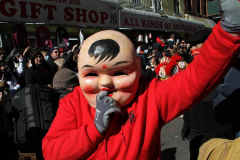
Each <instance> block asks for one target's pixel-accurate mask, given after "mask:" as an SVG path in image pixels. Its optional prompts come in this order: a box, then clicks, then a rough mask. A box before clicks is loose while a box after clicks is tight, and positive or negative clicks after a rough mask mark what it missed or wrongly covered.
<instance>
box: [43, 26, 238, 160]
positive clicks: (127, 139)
mask: <svg viewBox="0 0 240 160" xmlns="http://www.w3.org/2000/svg"><path fill="white" fill-rule="evenodd" d="M239 42H240V38H237V37H233V36H231V35H230V34H228V33H227V32H225V31H224V30H223V29H222V28H221V27H220V24H218V25H216V26H215V27H214V29H213V32H212V34H211V35H210V36H209V38H208V40H207V41H206V42H205V44H204V46H203V47H202V50H201V54H199V55H198V56H197V57H196V58H195V59H194V61H193V62H192V63H191V64H189V65H188V67H187V68H186V70H185V71H182V72H180V73H178V74H176V75H175V76H173V77H171V78H169V79H168V80H166V81H160V80H158V79H157V78H155V79H153V80H152V81H151V82H148V81H145V80H143V79H140V83H139V88H138V91H137V94H136V95H135V98H134V100H133V101H132V102H131V103H129V104H128V105H126V106H124V107H123V108H122V110H123V113H122V114H120V115H117V116H115V117H114V119H113V120H112V125H111V126H110V128H109V130H108V131H107V133H106V134H105V135H104V136H103V135H101V134H100V133H99V131H98V130H97V128H96V126H95V124H94V116H95V108H93V107H91V106H90V105H89V104H88V101H87V100H86V98H85V97H84V95H83V94H82V91H81V89H80V88H79V87H77V88H76V89H75V90H74V91H73V93H71V94H69V95H67V96H66V97H65V98H63V99H62V100H61V101H60V105H59V109H58V112H57V115H56V117H55V119H54V121H53V123H52V126H51V128H50V130H49V132H48V133H47V134H46V136H45V138H44V139H43V155H44V157H45V159H46V160H50V159H97V158H100V159H161V146H160V131H161V128H162V126H163V125H165V124H166V123H168V122H169V121H171V120H173V119H174V118H176V117H178V116H180V115H181V114H183V113H185V112H187V111H188V110H189V109H191V108H192V107H193V106H195V105H196V104H197V103H198V102H199V101H201V100H202V99H203V98H204V97H205V96H206V95H207V94H208V93H210V92H211V90H212V89H213V88H214V87H215V86H216V85H217V84H218V83H219V80H221V79H222V78H223V76H224V75H225V73H226V72H227V71H228V69H229V68H230V67H231V65H232V64H233V63H234V61H235V60H236V58H237V56H238V53H239V50H240V44H239ZM126 115H127V116H126ZM124 117H127V118H124Z"/></svg>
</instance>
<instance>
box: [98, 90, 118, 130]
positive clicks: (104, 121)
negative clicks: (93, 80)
mask: <svg viewBox="0 0 240 160" xmlns="http://www.w3.org/2000/svg"><path fill="white" fill-rule="evenodd" d="M107 95H108V91H101V92H100V93H99V94H98V95H97V98H96V100H97V107H96V113H95V119H94V123H95V125H96V127H97V129H98V131H99V133H101V134H104V133H105V131H106V130H107V129H108V127H109V125H110V122H109V117H110V115H111V114H113V113H121V109H119V108H118V106H117V105H116V102H115V100H114V99H113V98H111V97H109V96H107Z"/></svg>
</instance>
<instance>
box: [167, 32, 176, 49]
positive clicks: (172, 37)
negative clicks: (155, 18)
mask: <svg viewBox="0 0 240 160" xmlns="http://www.w3.org/2000/svg"><path fill="white" fill-rule="evenodd" d="M174 37H175V35H174V34H172V35H171V36H170V38H169V39H168V41H167V46H168V48H171V49H173V46H174V45H175V41H174Z"/></svg>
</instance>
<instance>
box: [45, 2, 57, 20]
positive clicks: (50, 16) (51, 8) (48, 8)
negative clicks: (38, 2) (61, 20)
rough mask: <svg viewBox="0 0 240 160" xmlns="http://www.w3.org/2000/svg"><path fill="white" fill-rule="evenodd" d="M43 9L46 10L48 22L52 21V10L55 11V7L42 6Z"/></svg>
mask: <svg viewBox="0 0 240 160" xmlns="http://www.w3.org/2000/svg"><path fill="white" fill-rule="evenodd" d="M44 9H47V10H48V16H47V19H48V20H54V19H55V18H54V17H53V10H55V11H56V10H57V7H56V6H54V5H48V4H45V5H44Z"/></svg>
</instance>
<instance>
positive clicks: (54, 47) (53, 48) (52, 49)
mask: <svg viewBox="0 0 240 160" xmlns="http://www.w3.org/2000/svg"><path fill="white" fill-rule="evenodd" d="M55 49H59V48H58V47H57V46H52V47H51V49H50V52H49V54H50V55H51V54H52V52H53V51H54V50H55Z"/></svg>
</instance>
